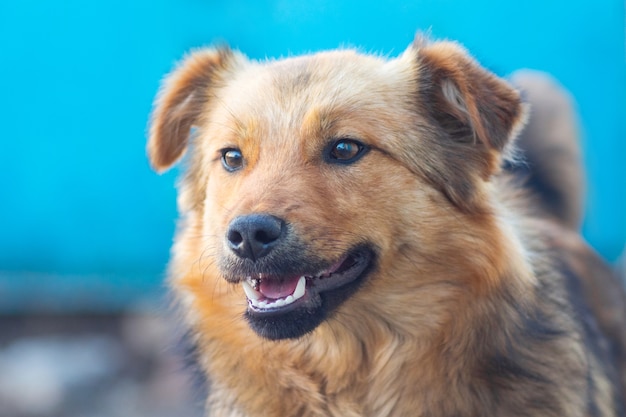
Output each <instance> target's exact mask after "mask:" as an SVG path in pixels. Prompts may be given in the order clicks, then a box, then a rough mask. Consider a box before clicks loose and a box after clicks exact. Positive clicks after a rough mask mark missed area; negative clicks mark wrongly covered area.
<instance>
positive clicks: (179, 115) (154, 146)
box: [147, 48, 234, 172]
mask: <svg viewBox="0 0 626 417" xmlns="http://www.w3.org/2000/svg"><path fill="white" fill-rule="evenodd" d="M233 59H234V53H233V52H232V51H231V50H230V49H228V48H221V49H205V50H200V51H196V52H194V53H192V54H190V55H189V56H188V57H187V58H185V59H184V60H183V61H182V62H181V63H180V64H179V65H178V66H177V68H176V69H175V70H174V71H172V73H171V74H170V75H168V76H167V77H166V78H165V80H164V82H163V84H162V86H161V89H160V91H159V94H158V95H157V98H156V100H155V103H154V109H153V111H152V117H151V120H150V137H149V139H148V147H147V148H148V158H149V159H150V163H151V165H152V167H153V168H154V169H155V170H156V171H158V172H163V171H165V170H167V169H168V168H170V167H171V166H172V165H173V164H174V163H175V162H176V161H178V160H179V159H180V158H181V157H182V155H183V154H184V152H185V149H186V148H187V142H188V139H189V134H190V130H191V127H192V126H193V125H194V124H196V123H198V119H199V117H200V115H201V114H202V112H203V110H204V109H205V107H206V106H207V103H208V102H209V101H210V99H211V95H212V91H213V90H214V89H215V88H216V86H218V85H219V84H221V82H222V79H223V74H224V72H225V71H226V70H227V69H228V67H229V65H230V64H231V63H232V61H233Z"/></svg>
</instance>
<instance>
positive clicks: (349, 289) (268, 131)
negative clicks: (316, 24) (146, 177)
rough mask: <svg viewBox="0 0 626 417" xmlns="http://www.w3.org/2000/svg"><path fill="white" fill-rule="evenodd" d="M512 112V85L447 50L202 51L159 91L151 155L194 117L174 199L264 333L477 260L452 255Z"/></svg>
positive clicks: (476, 211)
mask: <svg viewBox="0 0 626 417" xmlns="http://www.w3.org/2000/svg"><path fill="white" fill-rule="evenodd" d="M521 120H522V111H521V107H520V103H519V97H518V96H517V93H516V92H514V91H513V90H511V89H510V88H509V87H508V86H507V85H506V84H504V83H503V82H501V81H500V80H498V79H496V78H495V77H493V76H492V75H490V74H489V73H487V72H486V71H484V70H482V69H481V68H479V67H478V66H477V65H476V64H475V63H474V62H473V61H472V60H471V59H470V58H468V57H467V56H466V54H465V53H464V51H462V50H461V49H460V48H459V47H457V46H456V45H453V44H447V43H446V44H434V45H432V46H426V45H423V46H420V45H417V44H416V45H414V46H411V47H410V48H409V49H408V50H407V51H406V52H405V53H404V54H403V55H402V56H401V57H399V58H397V59H393V60H384V59H381V58H378V57H372V56H366V55H360V54H357V53H355V52H352V51H336V52H328V53H322V54H317V55H312V56H305V57H297V58H290V59H286V60H281V61H275V62H267V63H256V62H250V61H248V60H246V59H245V58H244V57H242V56H241V55H238V54H236V53H232V52H230V51H228V50H220V51H205V52H197V53H195V54H194V55H192V56H191V57H190V58H188V59H187V60H186V61H185V62H183V64H182V65H181V66H180V67H179V68H178V69H177V70H176V71H175V72H174V73H173V74H172V75H171V76H170V78H169V79H168V81H167V83H166V84H165V85H164V87H163V90H162V93H161V96H160V98H159V100H158V101H157V104H156V108H155V113H154V117H153V125H152V130H151V138H150V142H149V153H150V157H151V160H152V163H153V165H154V166H155V167H156V168H157V169H159V170H162V169H166V168H168V167H169V166H170V165H172V164H173V163H174V162H175V161H176V160H177V159H179V157H180V156H181V155H182V154H183V152H184V151H185V149H186V148H187V142H188V140H189V138H188V136H189V132H190V129H191V128H192V126H195V127H196V130H195V132H194V134H193V136H192V139H191V140H192V142H193V143H192V144H191V146H190V148H191V152H192V155H191V157H190V162H189V168H188V174H187V177H186V179H185V180H184V181H183V186H182V187H183V190H182V192H183V193H184V195H183V196H181V201H182V204H181V208H182V209H183V211H185V212H188V213H191V215H193V216H196V220H195V222H196V224H197V225H198V228H199V229H200V230H199V231H198V232H200V234H201V236H202V237H203V238H202V239H200V240H197V241H196V242H197V243H196V244H197V245H200V246H201V247H202V248H203V249H202V253H203V256H208V257H210V258H211V261H210V262H211V263H213V264H214V265H216V267H217V271H219V275H220V277H218V279H224V280H227V281H229V282H231V283H234V284H236V285H240V286H241V287H242V288H243V290H244V293H245V297H246V298H247V309H246V312H245V315H246V317H247V319H248V322H249V323H250V326H251V327H252V328H253V329H254V330H255V331H256V332H257V333H258V334H259V335H261V336H263V337H265V338H269V339H283V338H296V337H300V336H302V335H304V334H306V333H308V332H311V331H312V330H314V329H315V328H316V327H317V326H319V325H320V324H321V323H323V322H325V321H327V320H328V319H329V318H331V317H333V315H334V314H335V313H336V312H337V311H338V309H349V310H350V311H351V312H352V314H356V315H358V314H367V313H372V314H379V313H377V311H378V310H379V306H380V305H381V304H387V306H386V307H385V309H386V311H387V312H389V311H393V307H389V306H388V304H389V303H393V299H394V297H402V296H404V294H405V293H406V292H407V289H408V288H410V287H416V286H427V285H428V284H429V283H430V281H431V280H432V279H433V277H435V276H438V277H440V276H441V274H437V273H436V272H435V271H438V270H440V269H442V268H443V269H448V270H449V269H450V268H465V267H467V264H472V265H474V266H475V267H477V268H480V266H477V265H479V264H481V262H480V261H477V260H476V259H467V262H465V263H464V262H462V261H461V262H459V259H458V258H463V255H462V254H459V253H458V252H457V251H461V250H462V247H463V245H462V244H460V243H458V242H459V236H461V235H462V236H463V239H466V240H471V239H474V238H475V236H474V231H472V230H471V226H470V230H458V229H455V228H465V227H467V225H468V224H470V225H474V226H475V227H483V228H489V226H488V225H486V224H485V221H484V218H485V217H486V213H488V211H489V199H488V198H487V197H486V196H487V195H488V182H489V178H490V176H491V175H492V174H493V172H494V171H495V170H497V167H498V165H499V160H500V159H499V158H500V152H501V151H502V149H503V148H504V146H505V144H506V141H507V139H508V138H509V136H510V135H511V132H512V131H514V130H515V129H516V127H517V126H518V125H519V124H520V122H521ZM481 225H482V226H481ZM482 232H484V230H481V233H482ZM476 234H478V232H476ZM476 239H477V238H476ZM477 240H478V239H477ZM463 244H467V242H464V243H463ZM477 244H478V243H477ZM207 253H208V255H207ZM485 256H486V257H488V255H485ZM451 257H457V259H456V261H455V264H457V265H458V266H456V267H453V266H450V265H449V263H450V262H451ZM482 263H490V262H489V261H484V262H482ZM407 277H411V281H410V282H407ZM459 285H460V286H462V285H469V284H467V283H459ZM242 296H243V294H242ZM427 301H428V300H427ZM427 301H420V300H416V301H415V302H416V303H417V304H419V303H420V302H421V303H422V305H423V306H424V308H425V309H426V308H428V307H427V306H428V302H427ZM380 314H382V313H380ZM391 314H392V315H393V314H396V313H391ZM397 314H402V312H397Z"/></svg>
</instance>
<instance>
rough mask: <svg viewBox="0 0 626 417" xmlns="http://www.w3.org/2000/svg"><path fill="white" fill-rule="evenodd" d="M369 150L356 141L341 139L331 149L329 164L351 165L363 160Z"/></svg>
mask: <svg viewBox="0 0 626 417" xmlns="http://www.w3.org/2000/svg"><path fill="white" fill-rule="evenodd" d="M368 150H369V148H368V147H366V146H365V145H363V144H362V143H361V142H359V141H356V140H354V139H339V140H338V141H336V142H334V143H333V144H332V146H331V147H330V149H329V151H328V153H327V158H328V162H332V163H339V164H350V163H352V162H355V161H356V160H358V159H359V158H361V157H362V156H363V155H365V153H366V152H367V151H368Z"/></svg>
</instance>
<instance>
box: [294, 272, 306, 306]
mask: <svg viewBox="0 0 626 417" xmlns="http://www.w3.org/2000/svg"><path fill="white" fill-rule="evenodd" d="M305 287H306V278H305V277H303V276H302V277H300V280H299V281H298V285H297V286H296V289H295V291H294V292H293V294H292V295H293V301H296V300H298V299H300V298H302V296H304V291H305Z"/></svg>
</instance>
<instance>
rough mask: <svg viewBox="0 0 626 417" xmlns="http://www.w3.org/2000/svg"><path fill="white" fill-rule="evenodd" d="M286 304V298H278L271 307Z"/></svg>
mask: <svg viewBox="0 0 626 417" xmlns="http://www.w3.org/2000/svg"><path fill="white" fill-rule="evenodd" d="M284 305H285V300H283V299H280V300H276V301H275V302H274V303H273V304H272V305H271V307H282V306H284Z"/></svg>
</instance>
